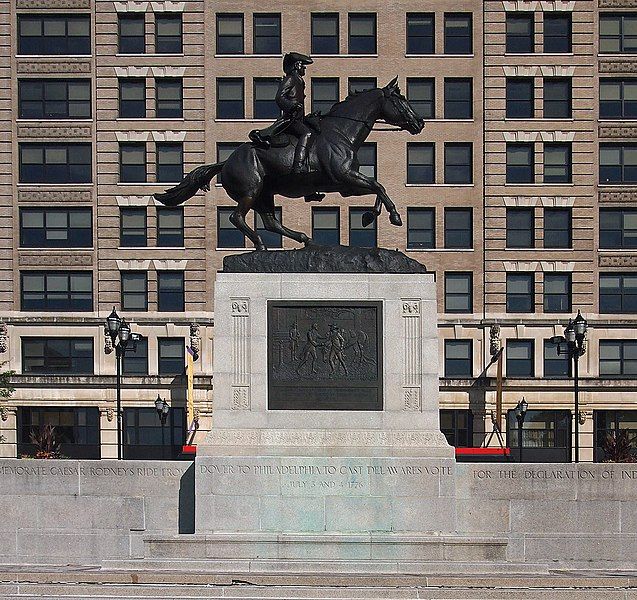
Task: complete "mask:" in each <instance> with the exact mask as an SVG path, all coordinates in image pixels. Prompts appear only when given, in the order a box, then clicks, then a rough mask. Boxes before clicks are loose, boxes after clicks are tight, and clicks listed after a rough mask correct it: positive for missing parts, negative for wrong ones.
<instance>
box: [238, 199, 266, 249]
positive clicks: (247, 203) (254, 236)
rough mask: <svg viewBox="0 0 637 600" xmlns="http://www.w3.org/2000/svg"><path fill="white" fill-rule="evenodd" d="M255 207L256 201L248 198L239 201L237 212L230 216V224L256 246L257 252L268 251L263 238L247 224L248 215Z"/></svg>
mask: <svg viewBox="0 0 637 600" xmlns="http://www.w3.org/2000/svg"><path fill="white" fill-rule="evenodd" d="M253 205H254V199H253V198H250V197H247V198H242V199H240V200H238V201H237V208H236V210H235V211H234V212H233V213H232V214H231V215H230V222H231V223H232V224H233V225H234V226H235V227H236V228H237V229H238V230H239V231H241V232H242V233H243V234H244V235H246V236H247V237H248V238H249V239H250V241H252V243H253V244H254V246H255V248H256V249H257V250H267V248H266V247H265V244H264V243H263V240H262V239H261V236H260V235H259V234H258V233H257V232H256V231H254V230H253V229H251V228H250V226H249V225H248V224H247V223H246V218H245V217H246V215H247V214H248V211H249V210H250V209H251V208H252V206H253Z"/></svg>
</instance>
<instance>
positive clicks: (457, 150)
mask: <svg viewBox="0 0 637 600" xmlns="http://www.w3.org/2000/svg"><path fill="white" fill-rule="evenodd" d="M445 183H457V184H462V183H473V145H472V144H465V143H457V142H453V143H452V142H445Z"/></svg>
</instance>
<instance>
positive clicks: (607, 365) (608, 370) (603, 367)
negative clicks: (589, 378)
mask: <svg viewBox="0 0 637 600" xmlns="http://www.w3.org/2000/svg"><path fill="white" fill-rule="evenodd" d="M599 375H600V377H631V378H634V377H635V376H637V342H636V341H634V340H600V342H599Z"/></svg>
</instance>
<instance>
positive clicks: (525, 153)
mask: <svg viewBox="0 0 637 600" xmlns="http://www.w3.org/2000/svg"><path fill="white" fill-rule="evenodd" d="M506 148H507V167H506V182H507V183H533V182H534V181H535V173H534V170H535V165H534V164H533V144H507V147H506Z"/></svg>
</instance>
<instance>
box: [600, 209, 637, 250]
mask: <svg viewBox="0 0 637 600" xmlns="http://www.w3.org/2000/svg"><path fill="white" fill-rule="evenodd" d="M599 247H600V248H627V249H635V248H637V210H634V209H629V208H600V209H599Z"/></svg>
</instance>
